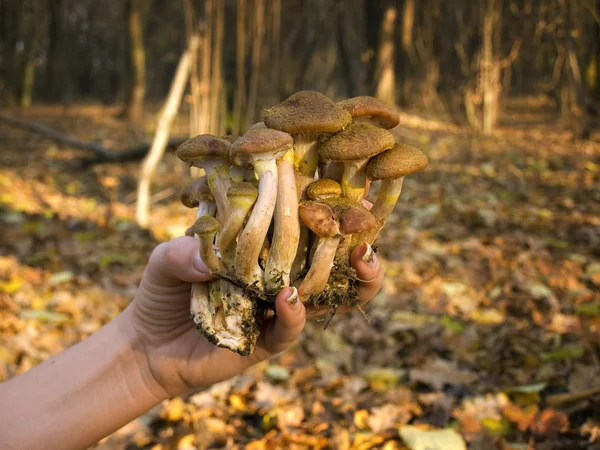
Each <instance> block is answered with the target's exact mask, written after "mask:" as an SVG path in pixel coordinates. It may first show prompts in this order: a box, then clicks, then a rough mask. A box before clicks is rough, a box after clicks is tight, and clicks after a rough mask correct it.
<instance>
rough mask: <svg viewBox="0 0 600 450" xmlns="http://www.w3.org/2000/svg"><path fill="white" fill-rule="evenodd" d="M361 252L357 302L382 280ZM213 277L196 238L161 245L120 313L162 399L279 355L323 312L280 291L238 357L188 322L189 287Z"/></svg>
mask: <svg viewBox="0 0 600 450" xmlns="http://www.w3.org/2000/svg"><path fill="white" fill-rule="evenodd" d="M365 252H367V247H365V246H359V247H358V248H357V249H356V250H355V251H354V252H353V254H352V258H351V261H352V265H353V267H354V268H355V270H356V271H357V274H358V278H359V279H361V280H365V281H364V282H361V283H360V286H359V293H360V302H361V304H364V303H366V302H368V301H369V300H371V299H372V298H373V297H374V296H375V294H376V293H377V292H378V291H379V288H380V287H381V282H382V280H383V270H382V268H381V266H380V264H379V263H378V261H377V259H376V257H375V258H374V259H373V260H372V262H370V263H368V262H366V261H363V259H362V257H363V255H364V254H365ZM373 256H374V255H373ZM212 278H213V275H212V274H211V272H210V270H209V269H208V268H207V267H206V266H205V265H204V263H203V262H202V261H201V260H200V258H199V255H198V241H197V240H195V239H193V238H191V237H180V238H177V239H174V240H172V241H170V242H167V243H164V244H161V245H159V246H158V247H157V248H156V249H155V250H154V252H153V253H152V256H151V257H150V261H149V263H148V266H147V267H146V270H145V272H144V275H143V277H142V281H141V283H140V287H139V289H138V292H137V294H136V297H135V299H134V301H133V302H132V303H131V305H130V306H129V308H128V309H127V310H126V312H125V313H126V314H127V317H128V319H129V321H130V324H131V326H132V328H133V329H134V330H135V332H136V334H137V335H138V338H139V341H140V344H141V346H142V348H143V351H144V353H145V356H146V359H147V364H148V368H149V369H150V371H151V373H152V375H153V377H154V379H155V380H156V381H157V382H158V384H159V386H160V388H161V389H162V390H163V391H164V393H162V394H163V396H164V397H165V398H167V397H171V396H174V395H179V394H182V393H184V392H186V391H188V390H191V389H196V388H199V387H203V386H209V385H211V384H214V383H217V382H219V381H223V380H226V379H228V378H231V377H232V376H234V375H237V374H238V373H240V372H242V371H243V370H245V369H247V368H248V367H250V366H252V365H254V364H256V363H258V362H261V361H264V360H266V359H269V358H271V357H272V356H274V355H276V354H278V353H281V352H283V351H284V350H286V349H287V348H288V347H289V346H290V345H291V344H292V343H293V342H294V341H295V340H296V339H297V338H298V337H299V336H300V334H301V333H302V330H303V328H304V325H305V322H306V318H307V317H319V316H323V315H325V314H327V310H326V309H324V308H322V307H321V308H314V307H307V308H305V306H304V305H303V304H302V302H300V301H299V299H298V293H297V291H296V289H295V288H291V287H286V288H283V289H282V290H281V291H280V292H279V294H278V295H277V298H276V301H275V308H276V311H277V315H276V316H274V317H271V318H268V319H267V320H265V322H264V323H263V326H262V330H261V333H260V336H259V338H258V342H257V344H256V348H255V350H254V352H253V353H252V354H251V355H249V356H241V355H238V354H237V353H234V352H232V351H230V350H227V349H223V348H219V347H216V346H214V345H213V344H211V343H210V342H208V340H207V339H206V338H205V337H204V336H202V335H201V334H200V333H199V332H198V330H197V329H196V326H195V324H194V322H193V321H192V320H191V318H190V289H191V283H201V282H208V281H209V280H211V279H212Z"/></svg>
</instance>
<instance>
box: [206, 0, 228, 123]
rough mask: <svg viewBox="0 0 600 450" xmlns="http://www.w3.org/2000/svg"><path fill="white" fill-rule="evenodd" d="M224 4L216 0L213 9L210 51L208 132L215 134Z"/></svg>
mask: <svg viewBox="0 0 600 450" xmlns="http://www.w3.org/2000/svg"><path fill="white" fill-rule="evenodd" d="M224 15H225V13H224V4H223V1H218V2H217V5H216V8H215V11H214V17H215V40H214V46H213V47H214V48H213V52H212V76H211V87H210V95H211V100H210V126H209V130H210V131H209V132H210V133H212V134H217V133H218V132H219V117H220V114H219V109H220V106H221V89H223V76H222V73H221V72H222V71H221V68H222V66H223V28H224V26H225V25H224Z"/></svg>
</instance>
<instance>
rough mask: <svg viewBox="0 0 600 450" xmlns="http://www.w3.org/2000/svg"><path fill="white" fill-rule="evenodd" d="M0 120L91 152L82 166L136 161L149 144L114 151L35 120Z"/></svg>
mask: <svg viewBox="0 0 600 450" xmlns="http://www.w3.org/2000/svg"><path fill="white" fill-rule="evenodd" d="M0 122H1V123H5V124H7V125H10V126H13V127H16V128H21V129H23V130H26V131H29V132H32V133H36V134H39V135H40V136H43V137H46V138H48V139H50V140H52V141H54V142H56V143H58V144H63V145H68V146H69V147H73V148H77V149H80V150H88V151H91V152H93V153H94V156H93V157H90V158H83V159H81V164H82V165H83V166H84V167H85V166H90V165H93V164H100V163H105V162H108V163H113V162H126V161H136V160H139V159H142V158H143V157H144V156H146V154H147V153H148V150H149V149H150V146H151V143H150V142H141V143H139V144H135V145H133V146H131V147H128V148H126V149H123V150H121V151H114V150H111V149H109V148H107V147H105V146H103V145H101V144H98V143H96V142H85V141H81V140H79V139H77V138H75V137H73V136H69V135H67V134H65V133H62V132H60V131H58V130H55V129H54V128H51V127H48V126H46V125H42V124H40V123H37V122H32V121H29V120H24V119H17V118H15V117H10V116H6V115H3V114H0ZM186 139H187V138H186V137H176V138H172V139H169V141H168V143H167V147H168V148H175V147H177V146H178V145H180V144H181V143H182V142H184V141H185V140H186Z"/></svg>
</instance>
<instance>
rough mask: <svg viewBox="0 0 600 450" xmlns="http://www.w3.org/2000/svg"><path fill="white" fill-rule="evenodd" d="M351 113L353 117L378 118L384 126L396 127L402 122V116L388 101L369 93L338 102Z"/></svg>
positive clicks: (388, 127)
mask: <svg viewBox="0 0 600 450" xmlns="http://www.w3.org/2000/svg"><path fill="white" fill-rule="evenodd" d="M336 104H337V105H338V106H340V107H342V108H344V109H345V110H346V111H348V112H349V113H350V115H351V116H352V117H371V118H376V119H377V120H378V121H379V123H380V124H381V126H382V127H383V128H387V129H390V128H394V127H395V126H396V125H398V123H400V116H399V115H398V113H397V112H396V111H395V110H394V109H393V108H392V107H391V106H390V105H388V104H387V103H384V102H382V101H381V100H379V99H377V98H375V97H370V96H367V95H364V96H360V97H353V98H348V99H346V100H342V101H341V102H338V103H336Z"/></svg>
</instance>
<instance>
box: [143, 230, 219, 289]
mask: <svg viewBox="0 0 600 450" xmlns="http://www.w3.org/2000/svg"><path fill="white" fill-rule="evenodd" d="M198 249H199V247H198V241H197V240H196V239H194V238H192V237H188V236H183V237H179V238H176V239H173V240H172V241H169V242H166V243H164V244H160V245H159V246H158V247H156V248H155V249H154V251H153V252H152V256H150V261H149V263H148V269H147V270H148V274H149V275H151V276H152V277H153V278H154V280H155V281H156V282H157V283H158V284H162V285H164V286H172V285H176V284H179V283H181V282H182V281H184V282H189V283H191V282H204V281H209V280H211V279H213V278H214V277H213V275H212V274H211V271H210V269H209V268H208V267H206V265H205V264H204V263H203V262H202V260H201V259H200V255H199V253H198Z"/></svg>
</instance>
